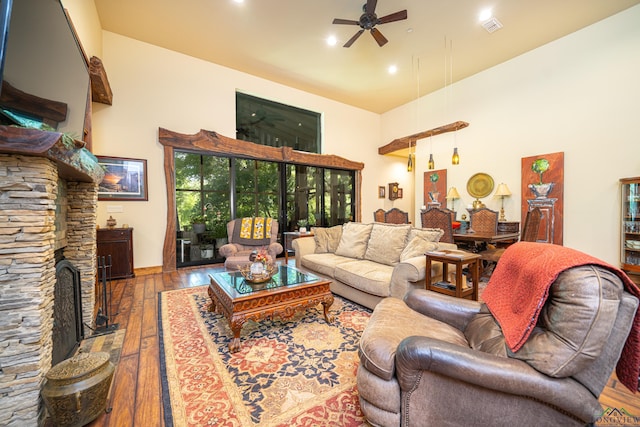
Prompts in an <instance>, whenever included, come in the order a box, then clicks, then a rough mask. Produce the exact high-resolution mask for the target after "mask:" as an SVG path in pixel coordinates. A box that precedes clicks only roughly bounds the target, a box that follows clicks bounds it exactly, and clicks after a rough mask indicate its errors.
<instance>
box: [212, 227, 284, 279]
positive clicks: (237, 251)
mask: <svg viewBox="0 0 640 427" xmlns="http://www.w3.org/2000/svg"><path fill="white" fill-rule="evenodd" d="M227 235H228V238H229V243H227V244H226V245H224V246H222V247H221V248H220V254H221V255H222V256H224V257H225V258H226V259H225V261H224V266H225V268H227V269H229V270H237V269H239V268H240V267H241V266H244V265H247V264H250V263H251V261H250V260H249V255H251V252H253V251H255V250H260V249H264V250H266V251H267V255H268V258H269V262H273V261H275V259H276V257H277V256H278V254H280V253H282V250H283V248H282V245H281V244H280V243H278V221H276V220H275V219H271V218H263V217H256V218H238V219H234V220H231V221H229V222H228V223H227Z"/></svg>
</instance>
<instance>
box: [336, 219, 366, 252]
mask: <svg viewBox="0 0 640 427" xmlns="http://www.w3.org/2000/svg"><path fill="white" fill-rule="evenodd" d="M372 227H373V224H362V223H359V222H347V223H346V224H344V225H343V226H342V236H341V237H340V243H339V244H338V248H337V249H336V255H341V256H346V257H349V258H356V259H363V258H364V254H365V252H366V251H367V242H368V241H369V236H370V235H371V228H372Z"/></svg>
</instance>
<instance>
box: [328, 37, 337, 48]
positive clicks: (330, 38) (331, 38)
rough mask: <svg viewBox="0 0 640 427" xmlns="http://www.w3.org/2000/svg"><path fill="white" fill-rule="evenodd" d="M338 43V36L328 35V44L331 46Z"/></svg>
mask: <svg viewBox="0 0 640 427" xmlns="http://www.w3.org/2000/svg"><path fill="white" fill-rule="evenodd" d="M337 43H338V39H336V36H329V37H327V44H328V45H329V46H335V45H336V44H337Z"/></svg>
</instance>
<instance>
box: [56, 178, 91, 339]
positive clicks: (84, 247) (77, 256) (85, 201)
mask: <svg viewBox="0 0 640 427" xmlns="http://www.w3.org/2000/svg"><path fill="white" fill-rule="evenodd" d="M67 202H68V204H69V205H68V210H67V247H66V248H65V250H64V256H65V257H66V258H67V259H68V260H70V261H71V262H73V265H75V267H76V268H77V269H79V270H80V279H81V287H80V289H81V292H82V322H83V325H89V326H91V327H92V328H93V327H95V323H94V320H95V317H94V315H93V308H94V306H95V299H96V294H95V283H96V268H97V261H96V259H97V258H96V256H97V254H96V235H97V232H96V222H97V218H96V208H97V206H98V186H97V185H96V184H93V183H86V182H68V183H67ZM83 327H84V329H83V330H84V335H85V336H89V335H91V330H89V329H87V327H86V326H83Z"/></svg>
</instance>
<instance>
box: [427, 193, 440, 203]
mask: <svg viewBox="0 0 640 427" xmlns="http://www.w3.org/2000/svg"><path fill="white" fill-rule="evenodd" d="M438 197H440V192H439V191H429V198H430V199H431V201H432V202H433V203H438Z"/></svg>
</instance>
